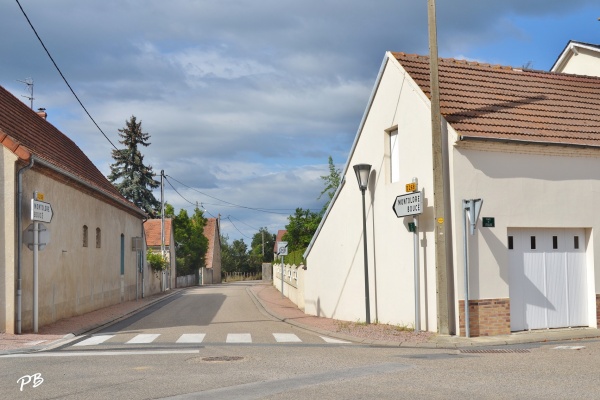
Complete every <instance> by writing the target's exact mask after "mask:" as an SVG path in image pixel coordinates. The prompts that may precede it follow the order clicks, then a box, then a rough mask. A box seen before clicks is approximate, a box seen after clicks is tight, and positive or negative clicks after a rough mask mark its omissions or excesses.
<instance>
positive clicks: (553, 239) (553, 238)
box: [552, 236, 558, 250]
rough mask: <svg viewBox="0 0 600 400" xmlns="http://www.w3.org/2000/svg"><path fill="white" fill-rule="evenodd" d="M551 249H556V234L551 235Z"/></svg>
mask: <svg viewBox="0 0 600 400" xmlns="http://www.w3.org/2000/svg"><path fill="white" fill-rule="evenodd" d="M552 249H553V250H557V249H558V236H552Z"/></svg>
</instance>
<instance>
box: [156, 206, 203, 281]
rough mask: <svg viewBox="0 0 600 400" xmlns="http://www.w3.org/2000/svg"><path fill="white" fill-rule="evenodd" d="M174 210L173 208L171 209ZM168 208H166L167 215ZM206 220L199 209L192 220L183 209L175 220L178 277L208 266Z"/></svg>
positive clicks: (195, 210)
mask: <svg viewBox="0 0 600 400" xmlns="http://www.w3.org/2000/svg"><path fill="white" fill-rule="evenodd" d="M171 209H172V207H171ZM166 211H167V208H166V207H165V213H166ZM205 225H206V219H205V218H204V214H203V213H202V211H201V210H200V209H198V208H196V209H194V214H193V215H192V217H191V218H190V217H189V216H188V213H187V211H186V210H184V209H181V210H180V211H179V214H177V216H176V217H175V218H174V219H173V226H174V236H175V242H176V243H177V249H176V250H175V256H176V266H177V275H180V276H182V275H190V274H193V273H195V272H196V271H198V270H199V269H200V268H202V267H204V266H206V263H205V256H206V252H207V250H208V239H207V238H206V236H204V226H205Z"/></svg>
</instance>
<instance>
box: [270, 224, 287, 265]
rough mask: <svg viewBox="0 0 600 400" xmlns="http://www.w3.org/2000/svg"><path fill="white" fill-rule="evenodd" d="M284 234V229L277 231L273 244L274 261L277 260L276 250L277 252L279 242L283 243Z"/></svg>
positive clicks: (285, 231)
mask: <svg viewBox="0 0 600 400" xmlns="http://www.w3.org/2000/svg"><path fill="white" fill-rule="evenodd" d="M286 233H287V230H285V229H279V230H278V231H277V236H276V237H275V243H274V244H273V256H274V257H275V259H277V257H278V255H277V250H278V246H279V242H282V241H283V236H284V235H285V234H286Z"/></svg>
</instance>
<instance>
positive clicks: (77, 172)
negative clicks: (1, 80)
mask: <svg viewBox="0 0 600 400" xmlns="http://www.w3.org/2000/svg"><path fill="white" fill-rule="evenodd" d="M0 144H2V145H3V146H5V147H7V148H8V149H10V150H11V151H12V152H14V153H15V154H16V155H17V156H18V157H19V158H20V159H21V160H23V161H28V160H29V157H30V155H34V156H35V157H38V158H39V159H41V160H43V161H45V162H47V163H49V164H52V165H53V166H55V167H57V168H59V169H61V170H63V171H65V172H67V173H70V174H72V175H74V176H76V177H77V178H79V179H81V180H82V181H84V182H86V183H87V184H88V185H90V186H91V187H93V188H95V189H97V190H98V191H99V192H101V193H103V194H104V195H105V196H108V197H109V198H111V199H112V200H115V201H117V202H118V203H120V204H121V205H126V207H127V208H134V209H137V208H136V207H135V206H134V205H133V203H130V202H129V201H127V200H126V199H125V198H124V197H123V196H121V194H120V193H119V191H118V190H117V189H116V188H115V187H114V186H113V185H112V183H110V181H109V180H108V179H107V178H106V177H105V176H104V175H103V174H102V173H101V172H100V171H99V170H98V168H96V166H95V165H94V164H93V163H92V162H91V161H90V159H89V158H88V157H87V156H86V155H85V154H84V153H83V151H81V149H80V148H79V147H78V146H77V145H76V144H75V143H74V142H73V141H72V140H71V139H69V138H68V137H67V136H65V135H64V134H63V133H62V132H61V131H59V130H58V129H56V128H55V127H54V126H53V125H52V124H50V123H49V122H48V121H46V120H45V119H44V118H42V117H40V116H39V115H38V114H37V113H36V112H35V111H33V110H31V109H30V108H29V107H27V106H26V105H25V104H23V102H22V101H20V100H19V99H17V98H16V97H15V96H13V95H12V94H11V93H9V92H8V91H7V90H6V89H4V88H3V87H0ZM107 151H108V150H107ZM34 168H36V165H35V164H34ZM139 215H140V217H142V216H144V215H145V214H144V213H143V212H142V211H141V210H140V212H139Z"/></svg>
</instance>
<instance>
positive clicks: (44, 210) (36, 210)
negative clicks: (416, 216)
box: [31, 199, 53, 222]
mask: <svg viewBox="0 0 600 400" xmlns="http://www.w3.org/2000/svg"><path fill="white" fill-rule="evenodd" d="M52 215H53V213H52V206H51V205H50V203H46V202H43V201H39V200H35V199H31V220H32V221H41V222H50V221H52Z"/></svg>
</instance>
